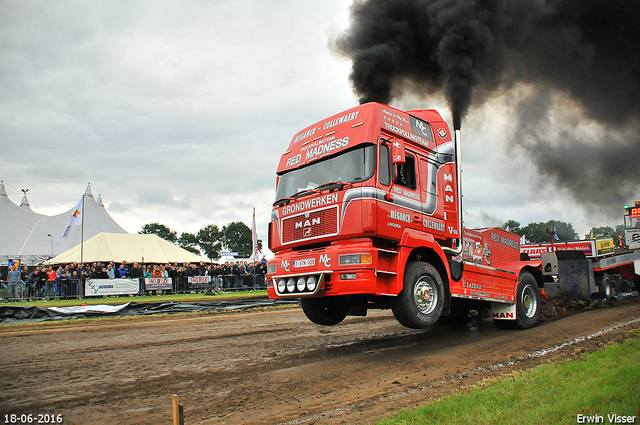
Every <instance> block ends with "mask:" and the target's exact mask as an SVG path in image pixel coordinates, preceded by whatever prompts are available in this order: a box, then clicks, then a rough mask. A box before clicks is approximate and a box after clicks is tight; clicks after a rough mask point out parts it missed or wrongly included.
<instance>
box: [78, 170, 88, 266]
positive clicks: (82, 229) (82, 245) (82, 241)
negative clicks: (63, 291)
mask: <svg viewBox="0 0 640 425" xmlns="http://www.w3.org/2000/svg"><path fill="white" fill-rule="evenodd" d="M89 187H91V183H90V182H89V183H87V189H88V188H89ZM86 195H87V191H86V190H85V191H84V193H83V194H82V214H81V216H82V217H81V219H82V221H81V223H80V264H83V263H84V198H85V197H86Z"/></svg>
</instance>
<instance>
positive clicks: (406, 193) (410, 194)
mask: <svg viewBox="0 0 640 425" xmlns="http://www.w3.org/2000/svg"><path fill="white" fill-rule="evenodd" d="M402 194H403V195H404V196H406V197H407V198H412V199H416V200H418V201H419V200H420V195H418V194H417V193H416V192H409V191H408V190H403V191H402Z"/></svg>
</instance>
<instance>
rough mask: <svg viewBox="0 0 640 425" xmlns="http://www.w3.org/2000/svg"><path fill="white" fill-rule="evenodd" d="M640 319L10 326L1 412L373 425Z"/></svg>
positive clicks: (131, 420) (297, 317) (93, 420)
mask: <svg viewBox="0 0 640 425" xmlns="http://www.w3.org/2000/svg"><path fill="white" fill-rule="evenodd" d="M636 318H640V303H638V302H632V303H630V304H627V305H622V306H618V307H615V308H603V309H597V310H593V311H587V312H584V313H580V314H576V315H573V316H570V317H565V318H563V319H559V320H554V321H550V322H547V323H545V324H543V325H542V326H539V327H536V328H534V329H530V330H526V331H507V330H498V329H495V328H494V327H493V326H492V325H491V322H490V321H476V322H474V323H470V324H467V325H461V326H442V327H441V326H436V327H434V328H432V329H430V330H427V331H413V330H409V329H406V328H403V327H402V326H400V325H399V324H397V322H396V321H395V319H394V318H393V315H392V314H391V313H390V312H370V315H369V316H368V317H366V318H348V319H347V320H346V321H345V322H343V323H342V324H340V325H338V326H335V327H331V328H325V327H319V326H316V325H313V324H311V323H309V322H308V321H307V320H306V318H305V317H304V314H303V313H302V311H301V310H300V309H299V308H280V309H271V310H264V311H250V312H241V313H225V314H206V315H191V316H184V315H180V316H164V317H159V318H158V317H154V318H150V317H147V318H137V319H108V320H98V321H81V322H75V323H72V324H67V323H56V324H37V325H26V326H4V327H0V344H1V347H2V351H1V355H2V362H0V382H1V392H0V406H1V408H0V410H1V412H0V413H1V414H2V416H1V418H2V419H3V420H4V414H5V413H16V414H22V413H25V414H30V413H31V414H34V415H36V414H39V413H49V414H51V413H55V414H58V413H60V414H62V415H63V419H64V423H65V424H107V423H118V424H170V423H171V394H174V393H175V394H178V395H179V396H180V402H181V404H182V405H183V406H184V412H185V423H187V424H194V423H205V424H249V423H251V424H280V423H285V424H341V423H347V424H354V423H369V422H373V421H375V420H378V419H380V418H381V417H384V416H389V415H390V414H391V413H392V412H394V411H396V410H398V409H400V408H408V407H413V406H415V405H416V404H419V403H421V402H424V401H425V400H427V399H429V398H432V397H435V396H439V395H442V394H446V393H449V392H451V391H452V390H455V389H457V388H460V387H462V386H465V385H469V384H472V383H475V382H477V381H478V380H481V379H484V378H486V377H488V376H491V375H497V374H502V373H506V372H509V371H512V370H514V369H525V368H529V367H532V366H534V365H537V364H539V363H541V362H544V361H548V360H549V359H557V358H566V357H570V356H572V355H573V354H574V353H575V352H582V351H585V350H592V349H595V348H597V347H598V346H600V345H602V344H603V343H605V342H607V341H611V340H616V339H619V338H622V336H623V335H624V334H626V333H627V332H629V331H630V330H632V329H638V328H640V323H639V322H638V321H636V322H634V323H631V324H628V325H626V326H624V327H621V328H618V329H615V330H613V331H610V332H607V333H605V334H603V335H600V336H596V337H593V338H591V339H589V340H587V341H584V342H581V343H576V344H573V345H569V346H566V347H564V348H561V349H559V350H557V351H554V352H552V353H549V354H546V355H544V356H541V357H528V356H527V354H528V353H534V352H535V351H536V350H540V349H545V348H549V347H554V346H557V345H559V344H563V343H565V342H568V341H571V340H573V339H574V338H579V337H581V336H584V335H588V334H591V333H594V332H597V331H600V330H602V329H606V328H609V327H610V326H612V325H619V324H622V323H627V322H629V321H631V320H633V319H636ZM510 361H511V362H510ZM509 362H510V364H507V363H509ZM500 364H506V365H505V366H502V365H500Z"/></svg>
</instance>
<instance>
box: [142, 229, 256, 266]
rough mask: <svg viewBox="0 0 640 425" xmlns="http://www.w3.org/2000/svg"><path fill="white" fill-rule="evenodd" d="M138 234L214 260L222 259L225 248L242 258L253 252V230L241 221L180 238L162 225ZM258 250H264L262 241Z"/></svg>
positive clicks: (185, 234) (143, 230)
mask: <svg viewBox="0 0 640 425" xmlns="http://www.w3.org/2000/svg"><path fill="white" fill-rule="evenodd" d="M138 233H139V234H143V235H157V236H159V237H161V238H162V239H164V240H166V241H169V242H171V243H174V244H177V245H178V246H180V247H181V248H184V249H186V250H187V251H190V252H193V253H194V254H198V255H204V256H206V257H207V258H210V259H212V260H213V259H216V258H220V252H222V250H223V248H226V249H228V250H229V251H232V252H237V253H238V257H240V258H248V257H250V256H251V251H252V250H253V243H252V241H251V229H250V228H249V226H247V225H246V224H244V223H243V222H241V221H234V222H231V223H229V224H227V225H226V226H222V229H219V228H218V226H216V225H215V224H209V225H207V226H205V227H203V228H202V229H200V230H198V233H188V232H183V233H182V234H181V235H180V237H178V233H177V232H176V231H174V230H171V229H170V228H169V227H167V226H165V225H164V224H160V223H149V224H145V225H144V226H142V229H141V230H140V231H139V232H138ZM258 249H260V250H262V240H260V239H258Z"/></svg>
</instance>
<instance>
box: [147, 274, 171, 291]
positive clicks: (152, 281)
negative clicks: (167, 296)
mask: <svg viewBox="0 0 640 425" xmlns="http://www.w3.org/2000/svg"><path fill="white" fill-rule="evenodd" d="M171 282H172V281H171V278H170V277H146V278H145V279H144V288H145V289H146V290H147V291H156V290H159V289H173V286H172V285H171Z"/></svg>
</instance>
